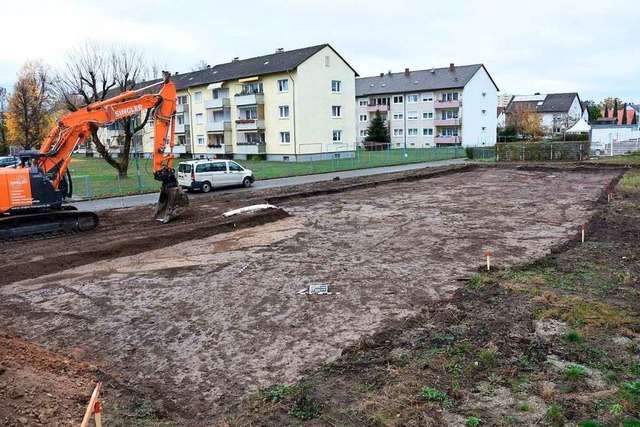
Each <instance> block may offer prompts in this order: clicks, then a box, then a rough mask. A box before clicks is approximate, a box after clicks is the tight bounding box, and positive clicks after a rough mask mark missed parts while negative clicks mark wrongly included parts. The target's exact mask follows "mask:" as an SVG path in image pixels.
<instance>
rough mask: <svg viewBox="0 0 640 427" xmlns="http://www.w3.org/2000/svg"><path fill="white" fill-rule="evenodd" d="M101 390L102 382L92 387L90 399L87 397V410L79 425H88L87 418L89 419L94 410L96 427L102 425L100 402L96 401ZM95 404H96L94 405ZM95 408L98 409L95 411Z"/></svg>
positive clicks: (84, 426)
mask: <svg viewBox="0 0 640 427" xmlns="http://www.w3.org/2000/svg"><path fill="white" fill-rule="evenodd" d="M101 391H102V383H98V385H96V388H95V389H93V393H92V394H91V399H89V404H88V405H87V410H86V412H85V413H84V418H83V419H82V424H80V427H87V426H88V425H89V420H91V415H92V414H93V413H94V411H95V412H96V427H101V426H102V418H101V415H100V404H99V403H98V397H100V392H101ZM96 404H97V405H96ZM96 408H97V409H98V410H97V411H96Z"/></svg>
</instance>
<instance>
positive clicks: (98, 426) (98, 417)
mask: <svg viewBox="0 0 640 427" xmlns="http://www.w3.org/2000/svg"><path fill="white" fill-rule="evenodd" d="M93 413H94V414H95V416H96V417H95V418H96V427H102V414H101V413H100V401H99V400H96V404H95V406H94V408H93Z"/></svg>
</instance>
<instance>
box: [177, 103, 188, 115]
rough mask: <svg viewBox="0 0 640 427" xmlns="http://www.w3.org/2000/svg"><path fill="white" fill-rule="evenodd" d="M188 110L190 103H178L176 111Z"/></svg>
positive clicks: (185, 111) (183, 111)
mask: <svg viewBox="0 0 640 427" xmlns="http://www.w3.org/2000/svg"><path fill="white" fill-rule="evenodd" d="M188 112H189V104H178V105H176V113H188Z"/></svg>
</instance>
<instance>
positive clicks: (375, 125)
mask: <svg viewBox="0 0 640 427" xmlns="http://www.w3.org/2000/svg"><path fill="white" fill-rule="evenodd" d="M364 140H365V141H370V142H389V141H391V136H390V135H389V129H388V128H387V126H386V125H385V124H384V120H382V116H381V115H380V110H376V116H375V117H374V118H373V120H371V124H370V125H369V129H367V137H366V138H365V139H364Z"/></svg>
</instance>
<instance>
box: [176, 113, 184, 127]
mask: <svg viewBox="0 0 640 427" xmlns="http://www.w3.org/2000/svg"><path fill="white" fill-rule="evenodd" d="M176 120H177V121H178V124H179V125H183V124H184V114H176Z"/></svg>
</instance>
